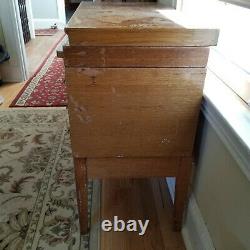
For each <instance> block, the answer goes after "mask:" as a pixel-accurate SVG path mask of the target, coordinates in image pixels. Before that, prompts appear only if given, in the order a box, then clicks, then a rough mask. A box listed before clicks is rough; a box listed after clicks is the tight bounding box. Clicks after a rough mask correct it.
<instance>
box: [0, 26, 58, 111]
mask: <svg viewBox="0 0 250 250" xmlns="http://www.w3.org/2000/svg"><path fill="white" fill-rule="evenodd" d="M62 34H63V31H61V30H60V31H58V32H57V33H56V34H55V35H54V36H37V37H36V39H33V40H31V41H30V42H28V43H27V44H26V55H27V61H28V72H29V76H32V75H33V74H34V73H35V72H36V70H37V68H38V67H39V66H40V65H41V63H42V62H43V61H44V59H45V58H46V56H47V55H48V53H49V50H50V49H51V48H52V47H53V46H54V45H55V44H56V43H57V41H58V39H59V38H60V37H61V36H62ZM24 84H25V82H22V83H20V82H19V83H4V84H2V86H0V95H1V96H3V97H4V103H3V104H2V105H0V109H1V108H8V107H9V105H10V104H11V102H12V101H13V99H14V98H15V97H16V96H17V94H18V93H19V91H20V90H21V89H22V87H23V86H24Z"/></svg>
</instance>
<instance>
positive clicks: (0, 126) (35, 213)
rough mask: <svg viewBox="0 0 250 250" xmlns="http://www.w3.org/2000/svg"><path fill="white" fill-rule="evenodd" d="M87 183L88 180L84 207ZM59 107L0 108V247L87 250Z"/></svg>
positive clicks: (63, 114)
mask: <svg viewBox="0 0 250 250" xmlns="http://www.w3.org/2000/svg"><path fill="white" fill-rule="evenodd" d="M91 193H92V183H90V184H89V207H90V203H91ZM88 241H89V236H88V235H85V236H83V237H82V238H81V237H80V232H79V225H78V213H77V205H76V193H75V183H74V176H73V161H72V156H71V148H70V142H69V131H68V116H67V112H66V110H64V109H56V110H54V109H48V108H47V109H35V110H34V109H33V110H31V109H9V110H5V111H4V110H2V111H0V249H1V250H3V249H6V250H19V249H27V250H29V249H30V250H31V249H32V250H33V249H37V250H45V249H46V250H50V249H58V250H63V249H72V250H75V249H81V250H83V249H88Z"/></svg>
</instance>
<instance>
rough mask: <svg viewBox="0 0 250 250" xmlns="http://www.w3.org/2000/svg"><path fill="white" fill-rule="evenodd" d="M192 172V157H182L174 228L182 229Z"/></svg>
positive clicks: (178, 176) (177, 184) (176, 193)
mask: <svg viewBox="0 0 250 250" xmlns="http://www.w3.org/2000/svg"><path fill="white" fill-rule="evenodd" d="M191 174H192V157H184V158H181V160H180V164H179V168H178V173H177V175H176V183H175V201H174V230H176V231H180V230H181V226H182V221H183V216H184V214H183V211H185V207H186V205H187V201H188V191H189V185H190V178H191Z"/></svg>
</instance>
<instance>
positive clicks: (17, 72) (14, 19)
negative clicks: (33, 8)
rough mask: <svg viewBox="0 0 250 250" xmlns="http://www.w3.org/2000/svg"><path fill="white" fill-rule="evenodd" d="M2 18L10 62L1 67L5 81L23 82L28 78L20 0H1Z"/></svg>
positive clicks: (0, 10) (0, 13) (0, 12)
mask: <svg viewBox="0 0 250 250" xmlns="http://www.w3.org/2000/svg"><path fill="white" fill-rule="evenodd" d="M0 16H1V22H2V28H3V34H4V40H5V46H6V49H7V51H8V52H9V54H10V60H9V61H7V62H5V63H4V64H3V65H1V73H2V78H3V80H4V81H7V82H23V81H25V80H26V79H27V78H28V71H27V59H26V52H25V45H24V41H23V37H22V36H23V32H22V25H21V20H20V13H19V7H18V0H1V8H0Z"/></svg>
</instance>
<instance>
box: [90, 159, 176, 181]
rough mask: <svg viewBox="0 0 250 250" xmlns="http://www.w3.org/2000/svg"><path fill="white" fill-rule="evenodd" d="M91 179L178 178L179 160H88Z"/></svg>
mask: <svg viewBox="0 0 250 250" xmlns="http://www.w3.org/2000/svg"><path fill="white" fill-rule="evenodd" d="M87 166H88V176H89V178H121V177H124V178H133V177H134V178H145V177H161V176H176V173H177V169H178V166H179V159H178V158H176V157H172V158H171V157H169V158H119V159H117V158H115V159H114V158H103V159H96V158H94V159H91V158H88V159H87Z"/></svg>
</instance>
